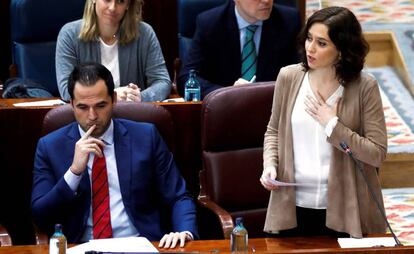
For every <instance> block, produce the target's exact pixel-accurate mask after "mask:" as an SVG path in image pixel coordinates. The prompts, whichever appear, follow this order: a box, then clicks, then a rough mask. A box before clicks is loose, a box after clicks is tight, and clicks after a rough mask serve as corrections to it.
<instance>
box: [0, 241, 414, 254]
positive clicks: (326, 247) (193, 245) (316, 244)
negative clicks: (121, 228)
mask: <svg viewBox="0 0 414 254" xmlns="http://www.w3.org/2000/svg"><path fill="white" fill-rule="evenodd" d="M154 246H158V244H157V243H154ZM229 246H230V243H229V241H228V240H211V241H192V242H189V243H187V244H186V246H185V248H176V249H168V250H164V249H159V250H160V251H161V252H193V253H194V252H200V253H218V252H220V253H230V248H229ZM253 250H254V252H257V253H356V254H369V253H376V254H385V253H398V254H406V253H407V254H408V253H414V247H413V246H404V247H380V248H356V249H341V248H339V245H338V243H337V241H336V239H334V238H328V237H312V238H279V239H277V238H257V239H249V253H252V252H253ZM48 251H49V249H48V246H47V245H37V246H36V245H27V246H15V247H0V254H3V253H7V254H47V253H48Z"/></svg>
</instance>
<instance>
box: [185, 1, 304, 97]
mask: <svg viewBox="0 0 414 254" xmlns="http://www.w3.org/2000/svg"><path fill="white" fill-rule="evenodd" d="M300 28H301V21H300V15H299V13H298V11H297V10H296V9H294V8H290V7H287V6H282V5H274V4H273V0H228V1H227V3H226V4H224V5H221V6H219V7H216V8H213V9H211V10H208V11H205V12H204V13H201V14H200V15H199V16H198V17H197V21H196V31H195V34H194V37H193V41H192V45H191V48H190V50H189V55H188V59H187V62H185V63H183V68H182V70H181V72H180V75H179V82H178V88H179V92H180V93H181V94H183V91H184V83H185V81H186V80H187V78H188V73H189V71H190V70H191V69H194V70H196V72H197V74H198V79H199V81H200V84H201V92H202V97H204V96H206V95H207V94H208V93H210V92H211V91H213V90H216V89H218V88H221V87H225V86H232V85H242V84H248V83H251V82H254V81H274V80H276V77H277V75H278V73H279V70H280V68H281V67H283V66H286V65H289V64H292V63H296V62H298V59H297V53H296V36H297V34H298V33H299V30H300Z"/></svg>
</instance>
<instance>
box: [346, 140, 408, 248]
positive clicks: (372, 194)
mask: <svg viewBox="0 0 414 254" xmlns="http://www.w3.org/2000/svg"><path fill="white" fill-rule="evenodd" d="M339 145H340V146H341V148H342V149H343V150H344V151H345V153H346V154H348V155H349V157H351V159H352V160H353V161H354V162H355V164H356V167H357V168H358V170H359V172H360V173H361V175H362V177H363V178H364V180H365V183H366V185H367V186H368V190H369V193H370V194H371V197H372V199H373V200H374V201H375V204H376V205H377V207H378V210H379V211H380V212H381V215H382V218H383V220H384V221H385V223H386V224H387V227H388V229H389V230H390V232H391V234H392V237H393V238H394V241H395V246H403V244H402V243H401V242H400V240H398V238H397V236H396V235H395V234H394V231H393V230H392V228H391V226H390V223H389V222H388V219H387V216H386V215H385V212H384V210H385V209H384V210H383V209H381V206H380V203H379V201H378V199H377V197H376V196H375V193H374V191H373V190H372V187H371V185H370V184H369V182H368V179H367V176H366V175H365V173H364V170H362V166H361V162H360V161H359V160H357V159H355V158H354V155H353V154H352V151H351V148H349V146H348V145H347V144H346V143H345V142H341V143H339Z"/></svg>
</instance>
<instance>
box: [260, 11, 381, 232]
mask: <svg viewBox="0 0 414 254" xmlns="http://www.w3.org/2000/svg"><path fill="white" fill-rule="evenodd" d="M299 43H300V45H301V51H302V57H303V63H302V64H297V65H290V66H287V67H285V68H283V69H282V70H281V71H280V73H279V76H278V78H277V81H276V85H275V93H274V99H273V106H272V114H271V117H270V121H269V124H268V126H267V131H266V134H265V140H264V154H263V159H264V170H263V174H262V176H261V178H260V181H261V183H262V185H263V186H264V187H265V188H266V189H267V190H271V196H270V202H269V207H268V210H267V216H266V222H265V226H264V230H265V231H266V232H270V233H276V232H279V234H280V235H298V236H304V235H333V236H341V235H348V234H349V235H350V236H352V237H357V238H360V237H362V235H363V234H367V233H384V232H385V228H386V226H385V222H384V220H383V218H382V217H381V213H380V211H379V209H378V208H377V206H376V204H375V201H374V200H373V199H372V197H371V196H370V193H369V191H368V187H367V185H366V183H365V181H364V179H363V176H362V174H361V172H359V170H358V169H357V167H356V165H355V163H354V162H353V160H352V159H351V158H350V157H349V156H348V155H347V154H346V153H345V152H344V151H343V149H342V148H341V146H340V143H341V142H344V143H346V144H347V145H349V147H350V149H351V150H352V151H353V156H354V157H355V158H356V159H357V160H359V161H361V166H362V168H363V169H362V170H363V171H364V172H365V175H366V176H367V180H368V182H369V184H370V185H371V186H372V189H373V190H374V193H375V195H376V197H377V198H378V200H379V204H380V206H381V209H382V210H384V205H383V200H382V194H381V186H380V182H379V177H378V173H377V170H376V169H377V168H379V167H380V165H381V163H382V162H383V161H384V159H385V156H386V154H387V135H386V129H385V120H384V112H383V108H382V102H381V97H380V91H379V88H378V83H377V81H376V80H375V79H374V77H373V76H371V75H369V74H367V73H364V72H362V68H363V65H364V62H365V57H366V55H367V53H368V44H367V42H366V41H365V39H364V36H363V34H362V31H361V26H360V24H359V22H358V20H357V19H356V17H355V16H354V14H353V13H352V12H351V11H349V10H348V9H346V8H343V7H328V8H326V9H322V10H319V11H317V12H315V13H314V14H313V15H312V16H311V17H310V18H309V19H308V21H307V23H306V26H305V27H304V28H303V31H302V32H301V34H300V36H299ZM276 178H277V179H278V180H280V181H282V182H295V183H298V184H304V185H302V186H297V187H277V186H276V185H275V184H274V182H272V181H271V179H276Z"/></svg>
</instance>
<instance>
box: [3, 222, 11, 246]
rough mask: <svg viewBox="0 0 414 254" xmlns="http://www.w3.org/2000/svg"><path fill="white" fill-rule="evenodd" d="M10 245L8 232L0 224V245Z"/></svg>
mask: <svg viewBox="0 0 414 254" xmlns="http://www.w3.org/2000/svg"><path fill="white" fill-rule="evenodd" d="M12 245H13V244H12V240H11V238H10V235H9V233H8V232H7V229H6V228H5V227H3V226H2V225H1V224H0V247H1V246H12Z"/></svg>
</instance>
